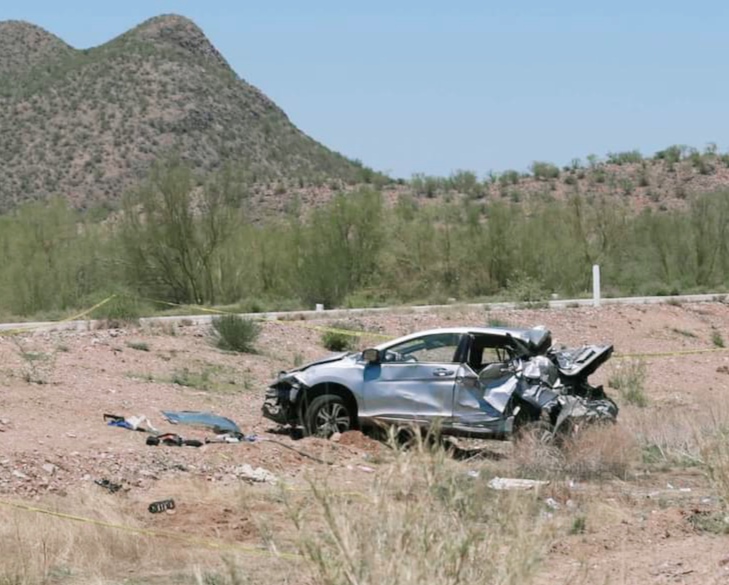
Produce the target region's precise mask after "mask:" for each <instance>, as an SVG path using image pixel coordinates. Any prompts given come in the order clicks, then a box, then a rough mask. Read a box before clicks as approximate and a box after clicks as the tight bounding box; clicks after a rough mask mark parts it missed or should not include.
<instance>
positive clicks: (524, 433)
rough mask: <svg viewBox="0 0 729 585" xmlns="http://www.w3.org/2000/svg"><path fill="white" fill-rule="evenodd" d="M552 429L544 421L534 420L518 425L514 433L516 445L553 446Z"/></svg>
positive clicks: (553, 435) (553, 436)
mask: <svg viewBox="0 0 729 585" xmlns="http://www.w3.org/2000/svg"><path fill="white" fill-rule="evenodd" d="M555 438H556V437H555V434H554V427H553V426H552V425H551V424H549V423H548V422H546V421H543V420H535V421H529V422H526V423H524V424H521V425H519V427H518V428H517V429H516V430H515V431H514V439H515V441H516V442H517V443H522V442H530V443H532V444H534V443H536V444H537V445H553V444H555Z"/></svg>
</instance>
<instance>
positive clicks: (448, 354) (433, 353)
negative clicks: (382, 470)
mask: <svg viewBox="0 0 729 585" xmlns="http://www.w3.org/2000/svg"><path fill="white" fill-rule="evenodd" d="M462 337H463V336H462V335H461V334H459V333H434V334H430V335H424V336H421V337H417V338H414V339H410V340H408V341H406V342H403V343H400V344H398V345H396V346H393V347H390V348H388V349H386V350H384V351H383V352H382V353H383V358H382V361H381V362H380V363H377V364H368V365H367V366H366V367H365V369H364V404H365V412H364V413H362V414H363V415H364V417H365V418H368V419H373V420H380V421H383V422H402V423H412V422H416V423H417V424H420V425H430V424H432V423H434V422H435V421H436V420H439V421H441V423H442V424H444V425H449V424H450V422H451V418H452V414H453V392H454V386H455V381H456V374H457V373H458V367H459V364H458V363H457V361H456V357H457V355H458V353H459V344H460V343H461V340H462Z"/></svg>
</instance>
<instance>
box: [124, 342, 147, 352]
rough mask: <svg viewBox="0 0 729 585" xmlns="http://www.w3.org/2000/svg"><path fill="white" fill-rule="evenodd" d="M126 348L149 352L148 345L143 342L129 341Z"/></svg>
mask: <svg viewBox="0 0 729 585" xmlns="http://www.w3.org/2000/svg"><path fill="white" fill-rule="evenodd" d="M127 347H128V348H130V349H136V350H137V351H149V345H148V344H147V343H144V342H143V341H130V342H129V343H127Z"/></svg>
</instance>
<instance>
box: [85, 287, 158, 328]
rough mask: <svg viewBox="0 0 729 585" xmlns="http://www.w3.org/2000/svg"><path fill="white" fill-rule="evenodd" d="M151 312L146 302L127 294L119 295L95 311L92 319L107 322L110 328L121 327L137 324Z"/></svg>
mask: <svg viewBox="0 0 729 585" xmlns="http://www.w3.org/2000/svg"><path fill="white" fill-rule="evenodd" d="M102 300H103V299H102ZM149 312H150V311H149V307H148V306H147V305H146V303H145V302H144V301H142V300H140V299H138V298H136V297H133V296H129V295H126V294H117V295H115V296H114V297H113V298H112V299H111V300H109V301H108V302H107V303H104V304H103V305H101V306H100V307H99V308H98V309H94V311H93V312H92V313H91V317H93V318H94V319H98V320H101V321H106V325H107V326H108V327H120V326H122V325H129V324H131V323H137V322H138V321H139V318H140V317H142V316H143V315H144V314H148V313H149Z"/></svg>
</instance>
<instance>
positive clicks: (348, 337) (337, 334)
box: [321, 321, 357, 351]
mask: <svg viewBox="0 0 729 585" xmlns="http://www.w3.org/2000/svg"><path fill="white" fill-rule="evenodd" d="M346 331H355V328H354V327H353V326H352V325H351V324H349V323H345V322H341V321H338V322H337V323H334V324H333V325H332V326H331V328H330V330H328V331H324V332H322V334H321V344H322V345H323V346H324V347H326V348H327V349H328V350H329V351H352V350H353V349H354V348H355V346H356V345H357V336H356V335H352V334H349V333H346Z"/></svg>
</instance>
